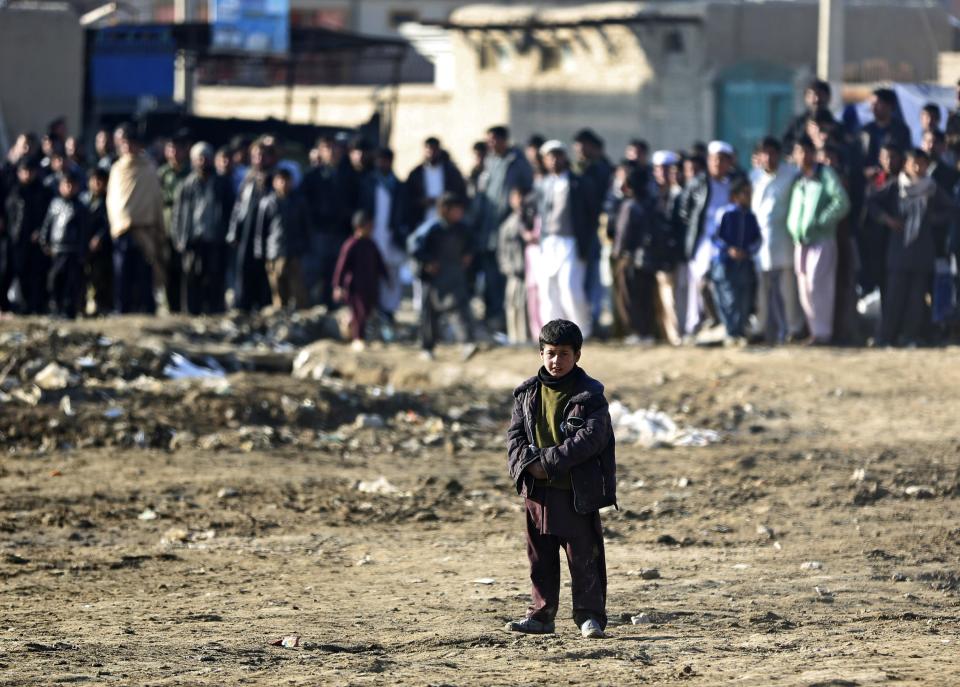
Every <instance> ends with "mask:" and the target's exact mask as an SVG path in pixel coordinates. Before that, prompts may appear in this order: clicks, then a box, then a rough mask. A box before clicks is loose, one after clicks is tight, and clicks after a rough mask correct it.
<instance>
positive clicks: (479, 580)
mask: <svg viewBox="0 0 960 687" xmlns="http://www.w3.org/2000/svg"><path fill="white" fill-rule="evenodd" d="M495 582H496V580H495V579H494V578H492V577H478V578H477V579H475V580H474V581H473V583H474V584H483V585H491V584H494V583H495Z"/></svg>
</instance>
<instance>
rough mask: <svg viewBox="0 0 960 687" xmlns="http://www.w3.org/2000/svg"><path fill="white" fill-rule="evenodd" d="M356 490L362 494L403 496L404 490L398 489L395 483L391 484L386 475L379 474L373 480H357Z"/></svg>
mask: <svg viewBox="0 0 960 687" xmlns="http://www.w3.org/2000/svg"><path fill="white" fill-rule="evenodd" d="M357 491H361V492H363V493H364V494H381V495H384V496H404V495H407V494H406V492H403V491H400V489H398V488H397V486H396V485H394V484H391V483H390V482H389V481H388V480H387V478H386V477H383V476H380V477H378V478H377V479H375V480H369V481H368V480H361V481H360V482H357Z"/></svg>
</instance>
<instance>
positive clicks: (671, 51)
mask: <svg viewBox="0 0 960 687" xmlns="http://www.w3.org/2000/svg"><path fill="white" fill-rule="evenodd" d="M663 52H664V54H666V55H677V54H680V53H682V52H683V34H682V33H680V32H679V31H670V32H668V33H667V35H666V36H664V37H663Z"/></svg>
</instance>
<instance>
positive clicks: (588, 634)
mask: <svg viewBox="0 0 960 687" xmlns="http://www.w3.org/2000/svg"><path fill="white" fill-rule="evenodd" d="M580 634H581V635H582V636H583V638H584V639H604V638H605V637H606V636H607V635H606V634H604V632H603V630H602V629H601V628H600V623H598V622H597V621H596V620H594V619H593V618H590V619H589V620H585V621H584V622H583V625H581V626H580Z"/></svg>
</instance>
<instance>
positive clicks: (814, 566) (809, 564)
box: [800, 561, 823, 570]
mask: <svg viewBox="0 0 960 687" xmlns="http://www.w3.org/2000/svg"><path fill="white" fill-rule="evenodd" d="M800 569H801V570H822V569H823V563H821V562H820V561H804V562H803V563H801V564H800Z"/></svg>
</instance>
